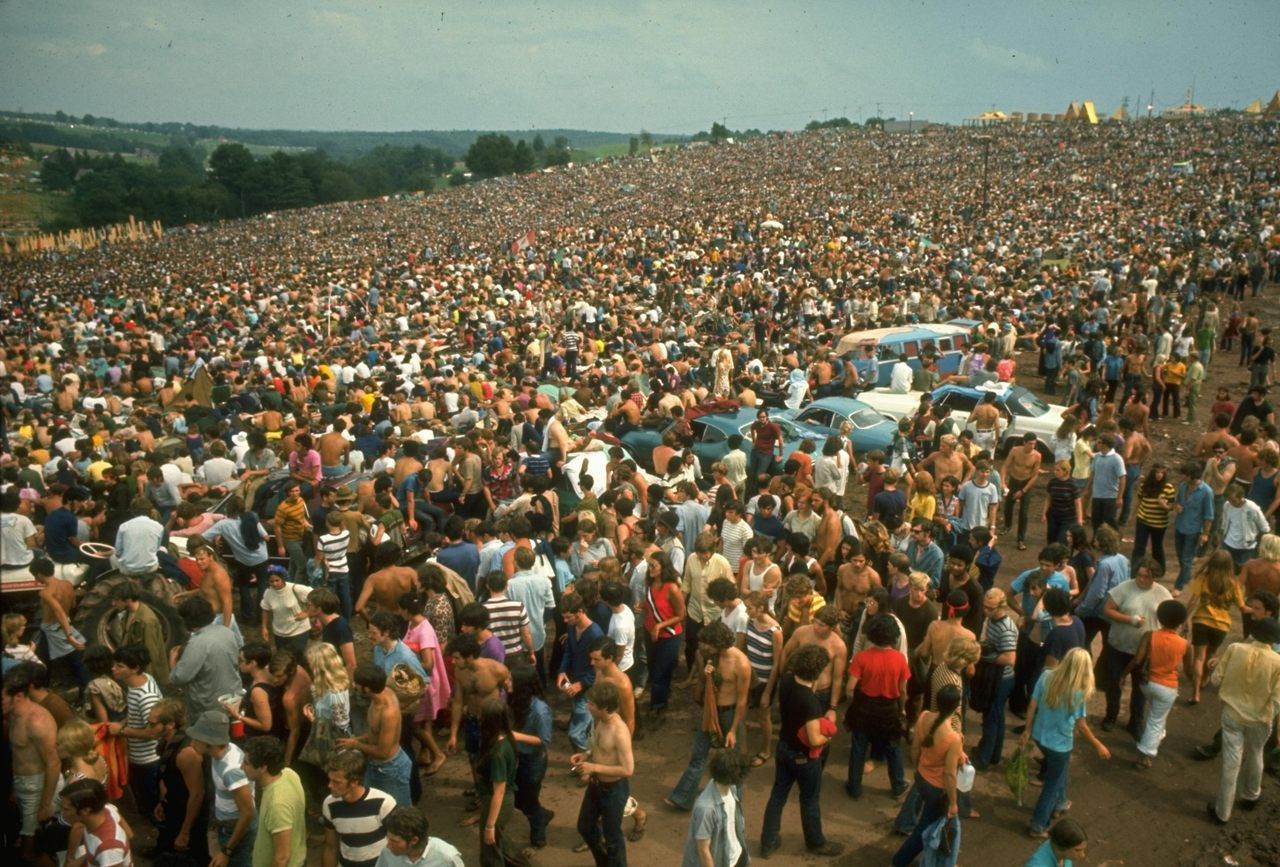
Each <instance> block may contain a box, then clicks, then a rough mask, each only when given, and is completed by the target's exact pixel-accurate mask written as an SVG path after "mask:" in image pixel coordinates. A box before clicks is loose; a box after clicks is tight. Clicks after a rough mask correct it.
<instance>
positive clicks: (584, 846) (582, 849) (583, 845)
mask: <svg viewBox="0 0 1280 867" xmlns="http://www.w3.org/2000/svg"><path fill="white" fill-rule="evenodd" d="M1045 836H1046V837H1047V836H1048V835H1047V834H1046V835H1045ZM587 849H588V846H587V844H586V843H579V844H578V845H577V846H574V847H573V851H574V852H585V851H587Z"/></svg>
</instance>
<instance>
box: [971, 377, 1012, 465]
mask: <svg viewBox="0 0 1280 867" xmlns="http://www.w3.org/2000/svg"><path fill="white" fill-rule="evenodd" d="M1003 421H1004V418H1003V417H1002V416H1001V415H1000V410H999V409H998V408H996V396H995V395H994V394H992V393H990V392H988V393H987V394H985V395H983V397H982V403H980V404H978V405H977V406H975V407H974V408H973V412H971V413H969V424H971V425H973V441H974V442H975V443H977V445H978V448H980V449H983V450H985V451H987V452H990V453H991V454H992V455H993V456H994V455H995V453H996V447H997V446H998V445H999V443H1000V433H1001V428H1002V427H1003V426H1004V425H1003V424H1002V422H1003Z"/></svg>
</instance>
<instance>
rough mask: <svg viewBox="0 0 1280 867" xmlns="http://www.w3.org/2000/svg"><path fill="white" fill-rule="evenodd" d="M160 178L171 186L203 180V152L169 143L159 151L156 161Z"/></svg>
mask: <svg viewBox="0 0 1280 867" xmlns="http://www.w3.org/2000/svg"><path fill="white" fill-rule="evenodd" d="M157 167H158V168H159V170H160V175H161V178H162V180H163V181H164V182H165V184H166V185H168V186H171V187H180V186H185V185H187V184H196V183H199V182H200V181H202V180H204V176H205V174H204V154H202V153H199V152H197V151H196V150H195V149H194V148H190V147H187V146H186V145H181V144H171V145H169V146H168V147H167V148H165V149H164V150H162V151H160V159H159V160H158V162H157Z"/></svg>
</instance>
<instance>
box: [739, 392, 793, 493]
mask: <svg viewBox="0 0 1280 867" xmlns="http://www.w3.org/2000/svg"><path fill="white" fill-rule="evenodd" d="M750 432H751V456H750V458H749V459H748V461H747V483H746V492H745V495H744V496H746V497H747V498H748V499H749V498H751V497H753V496H755V494H756V493H757V492H758V491H759V489H760V479H761V477H768V476H772V475H776V470H777V467H778V464H780V463H781V462H782V454H783V442H784V437H783V435H782V428H780V427H778V424H777V422H774V421H771V420H770V419H769V411H768V410H767V409H761V410H760V411H759V412H757V413H756V420H755V421H754V422H752V423H751V428H750Z"/></svg>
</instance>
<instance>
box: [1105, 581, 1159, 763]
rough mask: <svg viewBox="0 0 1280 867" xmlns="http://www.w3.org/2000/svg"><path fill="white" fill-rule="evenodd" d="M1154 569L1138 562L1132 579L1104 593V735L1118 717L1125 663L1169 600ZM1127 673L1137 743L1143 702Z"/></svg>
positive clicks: (1131, 726)
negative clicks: (1105, 599) (1105, 682)
mask: <svg viewBox="0 0 1280 867" xmlns="http://www.w3.org/2000/svg"><path fill="white" fill-rule="evenodd" d="M1158 568H1159V567H1157V566H1156V562H1155V561H1154V560H1152V559H1151V558H1150V557H1148V558H1145V559H1143V560H1140V561H1139V562H1138V563H1136V564H1134V568H1133V578H1131V579H1130V580H1128V581H1125V582H1123V583H1122V584H1119V585H1117V586H1116V587H1115V588H1114V589H1112V590H1111V591H1110V592H1109V593H1107V601H1106V604H1105V605H1104V607H1103V613H1104V615H1105V616H1106V618H1107V620H1109V621H1110V622H1111V628H1110V630H1109V631H1108V632H1107V638H1106V644H1105V647H1104V649H1103V653H1104V654H1105V656H1106V663H1105V664H1106V669H1107V685H1106V699H1107V701H1106V714H1105V716H1103V718H1102V730H1103V731H1104V732H1105V731H1110V730H1111V727H1112V726H1114V725H1115V722H1116V717H1117V716H1119V714H1120V694H1121V692H1123V690H1124V681H1125V677H1126V672H1129V663H1130V662H1131V661H1132V660H1133V656H1134V654H1136V653H1137V652H1138V645H1139V644H1140V643H1141V642H1142V638H1143V635H1144V634H1145V633H1147V632H1150V631H1151V630H1153V629H1155V628H1156V623H1157V620H1156V611H1157V609H1159V607H1160V603H1162V602H1166V601H1168V600H1169V599H1171V598H1173V597H1172V596H1171V594H1170V593H1169V591H1168V589H1167V588H1165V587H1164V585H1162V584H1157V583H1156V570H1157V569H1158ZM1094 580H1095V581H1096V580H1097V578H1095V579H1094ZM1129 673H1130V674H1131V675H1132V677H1131V681H1132V684H1131V689H1130V692H1129V733H1130V734H1132V735H1133V737H1134V738H1135V739H1137V738H1140V737H1141V736H1142V727H1143V720H1144V714H1145V712H1146V699H1145V697H1144V696H1143V694H1142V689H1141V688H1140V686H1139V678H1138V675H1137V673H1136V672H1129Z"/></svg>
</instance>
